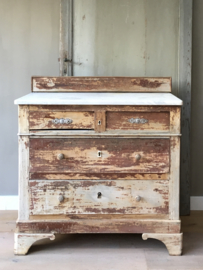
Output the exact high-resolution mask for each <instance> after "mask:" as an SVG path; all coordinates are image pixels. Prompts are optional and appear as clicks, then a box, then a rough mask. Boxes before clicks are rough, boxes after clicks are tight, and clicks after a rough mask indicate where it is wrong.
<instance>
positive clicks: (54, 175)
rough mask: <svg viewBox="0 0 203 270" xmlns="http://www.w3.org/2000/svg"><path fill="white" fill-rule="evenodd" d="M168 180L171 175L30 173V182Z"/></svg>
mask: <svg viewBox="0 0 203 270" xmlns="http://www.w3.org/2000/svg"><path fill="white" fill-rule="evenodd" d="M38 179H41V180H58V179H60V180H80V179H83V180H88V179H89V180H101V179H106V180H116V179H117V180H168V179H169V174H168V173H163V174H157V173H152V174H146V173H142V174H136V173H83V174H82V173H63V174H61V173H43V172H42V173H38V172H36V173H30V180H38Z"/></svg>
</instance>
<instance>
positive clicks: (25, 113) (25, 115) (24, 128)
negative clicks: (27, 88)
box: [18, 105, 29, 133]
mask: <svg viewBox="0 0 203 270" xmlns="http://www.w3.org/2000/svg"><path fill="white" fill-rule="evenodd" d="M28 131H29V106H27V105H23V106H18V132H19V133H26V132H28Z"/></svg>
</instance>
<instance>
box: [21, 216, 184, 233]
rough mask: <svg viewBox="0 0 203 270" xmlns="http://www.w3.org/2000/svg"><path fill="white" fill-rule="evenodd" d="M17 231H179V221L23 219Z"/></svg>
mask: <svg viewBox="0 0 203 270" xmlns="http://www.w3.org/2000/svg"><path fill="white" fill-rule="evenodd" d="M17 230H18V231H19V232H27V233H28V232H33V233H37V232H40V233H46V232H53V231H54V232H55V233H59V234H62V233H143V232H146V233H147V232H149V233H150V232H151V233H152V232H153V233H155V232H156V233H179V232H180V221H179V220H176V221H172V220H153V219H150V220H145V219H144V220H142V219H140V220H134V219H114V220H112V219H103V220H92V219H85V220H80V219H79V220H68V221H67V220H64V221H61V220H60V221H56V220H52V221H51V220H50V221H46V220H44V221H43V222H42V221H34V220H32V221H25V222H18V223H17Z"/></svg>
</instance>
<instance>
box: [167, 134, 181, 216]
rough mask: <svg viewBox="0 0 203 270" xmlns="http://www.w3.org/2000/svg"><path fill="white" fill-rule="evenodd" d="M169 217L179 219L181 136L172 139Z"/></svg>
mask: <svg viewBox="0 0 203 270" xmlns="http://www.w3.org/2000/svg"><path fill="white" fill-rule="evenodd" d="M170 145H171V146H170V147H171V151H170V179H169V217H170V219H173V220H178V219H179V204H180V202H179V200H180V137H171V139H170Z"/></svg>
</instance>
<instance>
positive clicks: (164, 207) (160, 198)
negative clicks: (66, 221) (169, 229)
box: [29, 180, 169, 215]
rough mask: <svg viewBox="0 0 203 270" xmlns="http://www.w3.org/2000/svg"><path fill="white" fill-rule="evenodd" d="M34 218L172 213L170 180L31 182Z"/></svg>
mask: <svg viewBox="0 0 203 270" xmlns="http://www.w3.org/2000/svg"><path fill="white" fill-rule="evenodd" d="M29 185H30V215H61V214H155V215H156V214H168V211H169V210H168V205H169V195H168V194H169V186H168V181H167V180H165V181H163V180H162V181H158V180H157V181H156V180H155V181H153V180H144V181H141V180H136V181H129V180H128V181H122V180H112V181H104V180H99V181H90V180H80V181H79V180H72V181H71V180H66V181H62V180H57V181H52V180H47V181H34V180H33V181H30V182H29Z"/></svg>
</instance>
